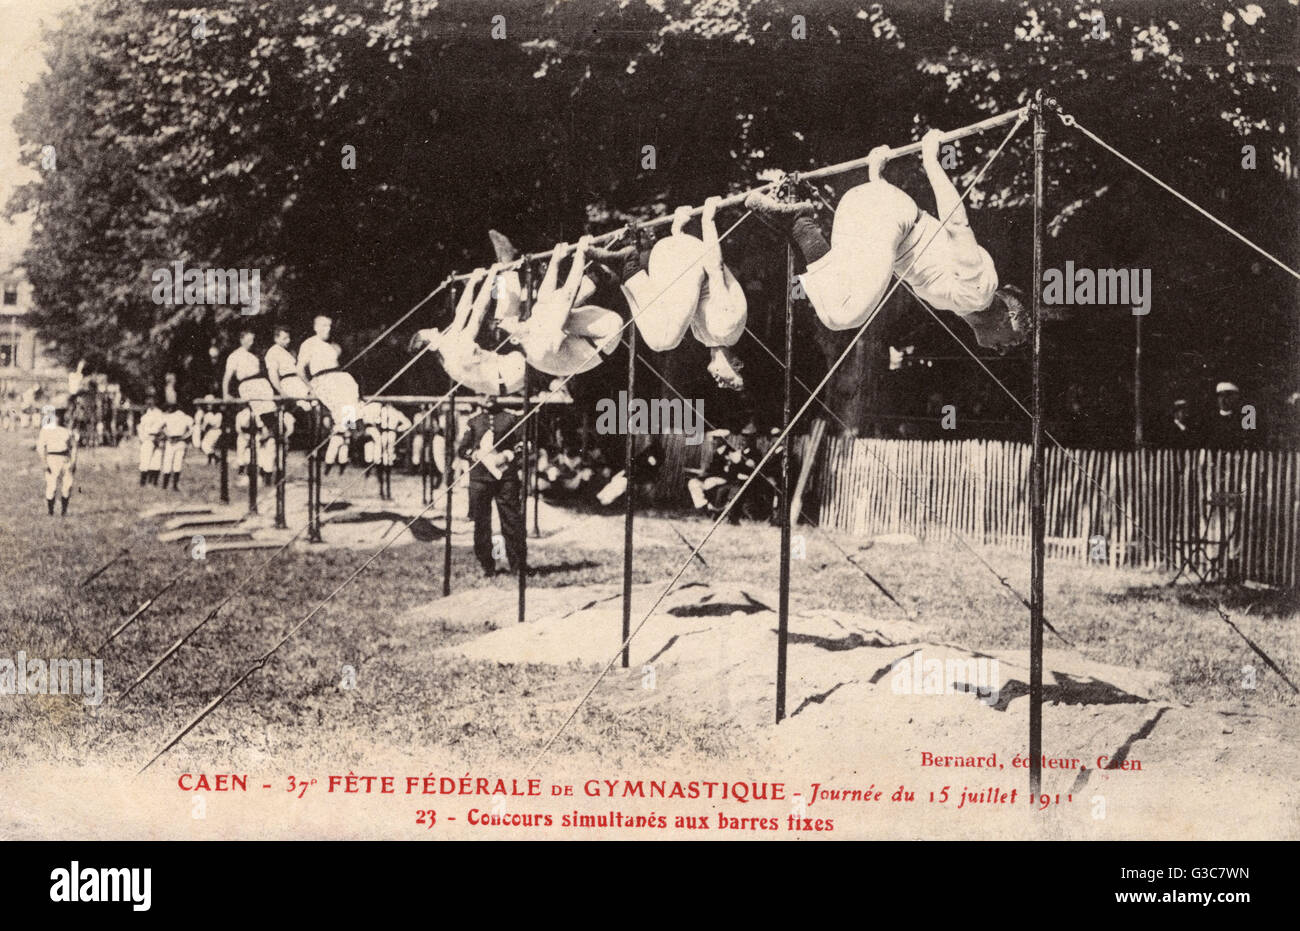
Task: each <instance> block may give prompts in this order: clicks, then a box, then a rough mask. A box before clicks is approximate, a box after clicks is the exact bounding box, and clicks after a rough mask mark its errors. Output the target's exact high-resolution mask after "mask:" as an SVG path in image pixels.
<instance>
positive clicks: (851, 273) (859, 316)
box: [745, 129, 1027, 349]
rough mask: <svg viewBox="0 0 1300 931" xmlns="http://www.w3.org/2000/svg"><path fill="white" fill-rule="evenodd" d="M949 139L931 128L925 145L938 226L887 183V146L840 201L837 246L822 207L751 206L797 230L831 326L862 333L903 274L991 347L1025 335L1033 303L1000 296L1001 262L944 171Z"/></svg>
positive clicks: (819, 309)
mask: <svg viewBox="0 0 1300 931" xmlns="http://www.w3.org/2000/svg"><path fill="white" fill-rule="evenodd" d="M942 137H943V133H942V132H940V131H939V130H937V129H932V130H930V131H929V132H927V133H926V134H925V136H924V137H923V138H922V139H921V164H922V165H923V166H924V167H925V173H926V177H927V178H928V179H929V181H930V187H931V188H932V189H933V191H934V199H935V207H936V210H937V213H938V216H939V219H936V218H935V216H933V215H931V214H930V213H928V212H927V211H925V210H922V209H921V208H919V207H918V206H917V205H916V202H915V201H914V200H912V198H911V197H909V196H908V195H907V194H906V193H905V192H904V191H902V190H900V189H899V188H897V187H894V185H892V184H890V183H889V182H888V181H886V180H884V178H882V177H881V170H882V168H883V167H884V164H885V162H886V161H887V160H888V155H889V147H888V146H878V147H877V148H875V149H874V150H872V151H871V152H870V153H869V154H868V156H867V158H868V177H869V180H868V182H867V183H866V184H862V185H859V186H858V187H855V188H853V189H852V190H850V191H849V192H848V193H847V194H845V195H844V197H843V198H841V199H840V203H839V206H838V208H837V209H836V212H835V223H834V227H833V230H832V233H831V244H830V245H829V246H828V245H827V243H826V239H825V237H824V236H823V235H822V233H821V230H820V229H818V227H817V224H816V223H815V222H814V221H813V219H812V213H813V210H814V206H813V204H811V203H808V202H806V201H805V202H801V203H795V204H787V203H781V202H780V201H777V200H776V199H774V198H772V197H770V196H768V195H767V194H763V193H761V192H754V193H752V194H750V195H749V197H748V198H747V199H746V200H745V206H746V207H748V208H750V209H751V210H753V211H755V212H756V213H758V214H759V215H761V216H763V217H764V218H766V219H769V220H772V221H774V222H775V223H777V224H779V225H781V226H782V227H783V228H785V229H787V230H788V232H789V234H790V237H791V239H793V240H794V243H795V245H796V246H798V248H799V249H800V251H801V252H802V253H803V256H804V259H805V261H806V262H807V264H808V270H807V271H806V272H804V273H803V274H802V275H800V276H799V281H800V283H801V284H802V285H803V289H804V291H805V292H806V293H807V295H808V299H809V301H811V302H812V305H813V309H814V310H815V311H816V313H817V316H818V318H819V319H820V320H821V321H822V323H824V324H825V325H826V326H827V327H829V328H830V329H832V330H851V329H856V328H857V327H859V326H861V325H862V324H863V322H865V321H866V320H867V319H868V318H869V316H870V315H871V313H872V312H873V310H874V309H875V307H876V305H877V304H878V303H879V302H880V300H881V298H883V297H884V295H885V293H886V291H888V289H889V286H890V280H891V277H892V276H893V275H898V276H899V277H900V278H902V280H903V281H904V282H905V283H906V284H908V285H910V286H911V287H912V289H913V290H914V291H915V292H916V293H917V295H918V296H920V297H921V299H922V300H924V301H926V302H928V303H929V304H930V305H931V306H933V307H935V308H938V309H940V310H951V311H955V312H956V313H957V314H958V315H959V316H960V317H961V318H962V319H963V320H965V321H966V323H967V324H968V325H969V326H970V328H971V329H972V330H973V331H974V332H975V337H976V339H977V340H978V341H979V344H980V345H981V346H984V347H985V348H997V349H1002V348H1006V347H1010V346H1014V345H1018V344H1019V343H1021V342H1023V341H1024V339H1025V338H1026V336H1027V333H1026V328H1027V321H1026V319H1025V312H1024V305H1023V304H1021V302H1020V300H1019V299H1018V298H1017V297H1016V296H1015V294H1014V293H1013V291H1012V290H1011V289H1003V290H1001V291H999V290H998V273H997V269H995V268H994V266H993V259H992V257H990V256H989V254H988V252H987V251H986V250H985V249H984V248H983V247H982V246H981V245H980V244H979V243H978V242H976V240H975V234H974V233H972V232H971V228H970V221H969V220H968V218H967V216H966V208H965V206H964V205H963V203H962V199H961V195H960V194H959V193H958V192H957V189H956V188H955V187H954V186H953V184H952V182H951V181H950V180H949V179H948V176H947V175H946V174H945V173H944V170H943V168H942V166H940V164H939V157H938V154H939V145H940V142H941V141H942ZM944 217H947V222H946V223H942V222H941V220H942V218H944Z"/></svg>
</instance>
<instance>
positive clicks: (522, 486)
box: [501, 265, 533, 624]
mask: <svg viewBox="0 0 1300 931" xmlns="http://www.w3.org/2000/svg"><path fill="white" fill-rule="evenodd" d="M523 311H524V319H525V320H527V319H528V318H529V317H531V316H532V315H533V266H532V265H525V266H524V307H523ZM531 400H532V398H531V396H530V395H529V392H528V370H527V367H525V369H524V414H523V417H524V429H523V430H521V431H520V433H522V434H523V447H522V454H521V456H520V462H519V469H520V476H519V477H520V481H519V520H520V525H519V529H520V531H521V532H520V534H519V536H520V540H519V565H518V566H517V567H516V568H517V569H518V570H519V623H520V624H522V623H523V622H524V618H525V617H526V616H527V613H528V429H529V426H530V424H529V422H528V407H529V404H530V402H531ZM501 529H502V530H505V527H504V526H503V527H502V528H501ZM508 550H509V548H508V547H507V551H508Z"/></svg>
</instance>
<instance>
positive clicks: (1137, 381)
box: [1133, 314, 1142, 449]
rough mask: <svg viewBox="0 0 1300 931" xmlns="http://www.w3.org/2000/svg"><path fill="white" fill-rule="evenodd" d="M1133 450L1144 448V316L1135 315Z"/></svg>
mask: <svg viewBox="0 0 1300 931" xmlns="http://www.w3.org/2000/svg"><path fill="white" fill-rule="evenodd" d="M1133 448H1134V449H1141V448H1142V315H1141V314H1134V315H1133Z"/></svg>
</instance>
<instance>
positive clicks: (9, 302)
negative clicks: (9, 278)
mask: <svg viewBox="0 0 1300 931" xmlns="http://www.w3.org/2000/svg"><path fill="white" fill-rule="evenodd" d="M4 301H5V306H6V307H12V306H13V305H15V304H17V303H18V289H17V288H5V297H4Z"/></svg>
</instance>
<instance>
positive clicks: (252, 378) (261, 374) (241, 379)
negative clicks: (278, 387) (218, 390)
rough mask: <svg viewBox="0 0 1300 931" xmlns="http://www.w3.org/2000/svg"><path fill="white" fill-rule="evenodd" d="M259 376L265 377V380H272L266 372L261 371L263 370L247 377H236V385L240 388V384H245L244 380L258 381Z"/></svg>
mask: <svg viewBox="0 0 1300 931" xmlns="http://www.w3.org/2000/svg"><path fill="white" fill-rule="evenodd" d="M259 378H261V379H263V380H265V381H270V379H269V378H267V377H266V375H264V374H263V373H261V372H258V373H257V374H256V375H249V376H248V377H247V378H236V379H235V387H236V388H238V387H239V386H240V385H242V384H243V383H244V382H246V381H257V380H258V379H259Z"/></svg>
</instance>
